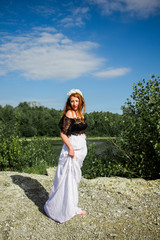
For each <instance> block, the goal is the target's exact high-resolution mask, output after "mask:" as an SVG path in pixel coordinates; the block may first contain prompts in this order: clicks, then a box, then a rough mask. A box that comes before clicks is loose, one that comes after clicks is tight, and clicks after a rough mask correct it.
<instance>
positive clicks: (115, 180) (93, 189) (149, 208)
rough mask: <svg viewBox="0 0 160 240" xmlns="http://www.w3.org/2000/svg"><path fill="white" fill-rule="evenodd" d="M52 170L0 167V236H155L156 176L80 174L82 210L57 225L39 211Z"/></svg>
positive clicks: (159, 228)
mask: <svg viewBox="0 0 160 240" xmlns="http://www.w3.org/2000/svg"><path fill="white" fill-rule="evenodd" d="M55 171H56V169H55V168H54V169H49V170H47V173H48V176H45V175H36V174H27V173H18V172H0V201H1V205H0V239H3V240H25V239H26V240H27V239H32V240H54V239H55V240H72V239H76V240H81V239H82V240H85V239H87V240H94V239H100V240H103V239H105V240H108V239H117V240H121V239H123V240H124V239H130V240H132V239H133V240H143V239H145V240H146V239H148V240H151V239H152V240H158V239H160V211H159V202H160V194H159V193H160V180H154V181H146V180H144V179H126V178H120V177H111V178H96V179H92V180H87V179H85V178H82V179H81V182H80V186H79V206H81V207H82V208H83V209H84V210H87V214H85V215H83V216H80V215H79V216H76V217H74V218H72V219H71V220H69V221H67V222H66V223H63V224H59V223H56V222H54V221H53V220H51V219H50V218H48V217H47V216H46V215H45V213H44V210H43V206H44V203H45V202H46V200H47V199H48V193H49V191H50V189H51V187H52V183H53V177H54V174H55Z"/></svg>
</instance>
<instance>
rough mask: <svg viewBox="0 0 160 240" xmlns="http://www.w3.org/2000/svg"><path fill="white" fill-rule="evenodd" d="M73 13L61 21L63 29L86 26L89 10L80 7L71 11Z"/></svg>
mask: <svg viewBox="0 0 160 240" xmlns="http://www.w3.org/2000/svg"><path fill="white" fill-rule="evenodd" d="M69 11H70V12H71V13H70V14H69V15H67V16H66V17H64V18H63V19H61V20H60V23H61V24H62V25H63V27H66V28H67V27H74V26H78V27H81V26H82V25H84V24H85V22H84V20H85V19H88V18H89V14H88V12H89V8H88V7H78V8H73V9H69Z"/></svg>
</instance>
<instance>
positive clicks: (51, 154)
mask: <svg viewBox="0 0 160 240" xmlns="http://www.w3.org/2000/svg"><path fill="white" fill-rule="evenodd" d="M24 142H25V146H24V148H23V157H22V160H23V166H22V170H23V171H25V172H29V173H31V172H32V173H39V174H46V168H48V167H50V166H52V167H53V166H56V165H57V162H58V156H57V154H56V152H55V150H54V147H53V145H52V144H51V142H50V141H49V140H47V138H45V137H43V138H38V137H34V138H33V139H31V140H30V141H27V142H26V141H24Z"/></svg>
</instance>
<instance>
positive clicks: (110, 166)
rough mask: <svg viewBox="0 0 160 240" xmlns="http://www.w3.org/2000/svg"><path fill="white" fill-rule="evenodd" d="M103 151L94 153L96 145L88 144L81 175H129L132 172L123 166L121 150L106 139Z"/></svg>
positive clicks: (92, 176) (87, 176)
mask: <svg viewBox="0 0 160 240" xmlns="http://www.w3.org/2000/svg"><path fill="white" fill-rule="evenodd" d="M103 147H104V149H105V151H104V152H103V154H102V153H100V154H97V153H96V145H95V144H94V143H93V144H90V145H89V144H88V154H87V156H86V158H85V160H84V163H83V167H82V175H83V177H85V178H89V179H91V178H96V177H111V176H121V177H131V176H132V174H131V173H130V172H129V171H128V170H127V168H126V167H125V164H124V163H125V161H124V156H123V153H122V151H121V150H120V149H119V148H118V147H117V146H116V145H114V144H113V142H112V141H111V140H108V141H107V142H105V143H104V144H103Z"/></svg>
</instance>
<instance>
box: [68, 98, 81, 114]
mask: <svg viewBox="0 0 160 240" xmlns="http://www.w3.org/2000/svg"><path fill="white" fill-rule="evenodd" d="M70 104H71V107H72V109H73V110H74V111H76V110H78V105H79V99H78V98H77V97H74V96H72V97H71V99H70Z"/></svg>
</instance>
